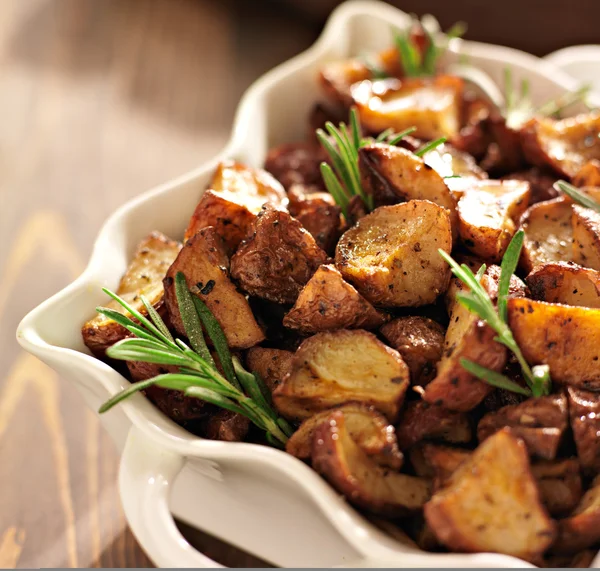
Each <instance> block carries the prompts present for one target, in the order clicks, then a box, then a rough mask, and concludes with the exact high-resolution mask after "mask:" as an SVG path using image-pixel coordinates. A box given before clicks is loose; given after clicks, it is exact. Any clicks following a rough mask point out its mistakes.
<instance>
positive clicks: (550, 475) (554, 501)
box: [531, 458, 583, 516]
mask: <svg viewBox="0 0 600 571" xmlns="http://www.w3.org/2000/svg"><path fill="white" fill-rule="evenodd" d="M531 473H532V474H533V477H534V478H535V479H536V481H537V485H538V489H539V491H540V496H541V499H542V502H543V503H544V505H545V506H546V508H547V509H548V511H549V512H550V513H551V514H552V515H553V516H564V515H566V514H569V513H570V512H572V511H573V510H574V509H575V507H576V506H577V504H578V503H579V501H580V500H581V496H582V493H583V491H582V487H581V476H580V475H579V462H577V460H576V459H575V458H567V459H566V460H554V461H547V460H541V461H539V462H536V463H535V464H533V465H532V466H531Z"/></svg>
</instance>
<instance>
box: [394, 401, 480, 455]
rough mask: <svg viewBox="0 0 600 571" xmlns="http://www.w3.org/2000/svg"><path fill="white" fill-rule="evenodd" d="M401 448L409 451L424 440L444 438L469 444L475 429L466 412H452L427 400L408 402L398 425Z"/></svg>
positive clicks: (443, 439) (448, 440) (397, 434)
mask: <svg viewBox="0 0 600 571" xmlns="http://www.w3.org/2000/svg"><path fill="white" fill-rule="evenodd" d="M396 437H397V438H398V445H399V446H400V450H408V449H409V448H411V447H412V446H414V445H415V444H417V443H418V442H421V441H422V440H430V439H433V440H441V441H443V442H452V443H463V444H464V443H468V442H471V440H472V439H473V429H472V427H471V422H470V421H469V417H468V416H467V415H466V414H463V413H460V412H452V411H450V410H446V409H444V408H442V407H441V406H432V405H430V404H428V403H426V402H424V401H413V402H410V403H408V404H407V405H406V407H405V408H404V412H403V413H402V416H401V417H400V422H399V423H398V424H397V425H396Z"/></svg>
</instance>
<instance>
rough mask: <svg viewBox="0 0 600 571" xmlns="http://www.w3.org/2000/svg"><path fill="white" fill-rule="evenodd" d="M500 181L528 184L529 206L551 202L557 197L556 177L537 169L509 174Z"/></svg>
mask: <svg viewBox="0 0 600 571" xmlns="http://www.w3.org/2000/svg"><path fill="white" fill-rule="evenodd" d="M501 180H522V181H524V182H528V183H529V188H530V190H531V194H530V196H529V204H536V203H538V202H542V201H545V200H552V199H553V198H556V197H557V196H558V195H559V192H558V190H556V189H555V188H554V183H555V182H556V180H557V177H556V175H555V174H554V173H552V172H549V171H546V170H544V169H540V168H538V167H532V168H530V169H527V170H525V171H519V172H515V173H511V174H509V175H506V176H503V177H502V178H501Z"/></svg>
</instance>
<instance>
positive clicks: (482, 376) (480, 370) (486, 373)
mask: <svg viewBox="0 0 600 571" xmlns="http://www.w3.org/2000/svg"><path fill="white" fill-rule="evenodd" d="M460 364H461V366H462V368H463V369H465V370H467V371H468V372H469V373H471V374H472V375H474V376H475V377H477V378H478V379H479V380H481V381H485V382H486V383H487V384H488V385H492V386H493V387H496V388H498V389H505V390H507V391H511V392H513V393H518V394H520V395H524V396H527V397H530V396H531V391H530V390H529V389H527V388H524V387H522V386H521V385H520V384H519V383H515V381H513V380H511V379H509V378H508V377H506V376H505V375H502V374H500V373H497V372H496V371H492V370H491V369H488V368H486V367H482V366H481V365H479V364H477V363H475V362H474V361H469V360H468V359H461V360H460Z"/></svg>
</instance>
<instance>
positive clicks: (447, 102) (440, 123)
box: [351, 75, 464, 139]
mask: <svg viewBox="0 0 600 571" xmlns="http://www.w3.org/2000/svg"><path fill="white" fill-rule="evenodd" d="M463 90H464V83H463V80H462V79H460V78H458V77H454V76H449V75H437V76H435V77H433V78H414V77H411V78H404V79H402V80H399V79H393V78H392V79H380V80H376V81H361V82H360V83H355V84H354V85H353V86H352V88H351V93H352V102H353V103H354V105H356V108H357V109H358V114H359V117H360V122H361V125H363V127H364V128H365V129H367V130H368V131H370V132H373V133H380V132H381V131H384V130H385V129H388V128H392V129H393V130H394V131H396V132H398V133H399V132H400V131H404V130H405V129H408V128H410V127H416V131H415V133H414V136H415V137H419V138H421V139H437V138H438V137H448V138H450V137H453V136H455V135H457V134H458V132H459V131H460V111H461V109H460V108H461V99H462V94H463Z"/></svg>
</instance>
